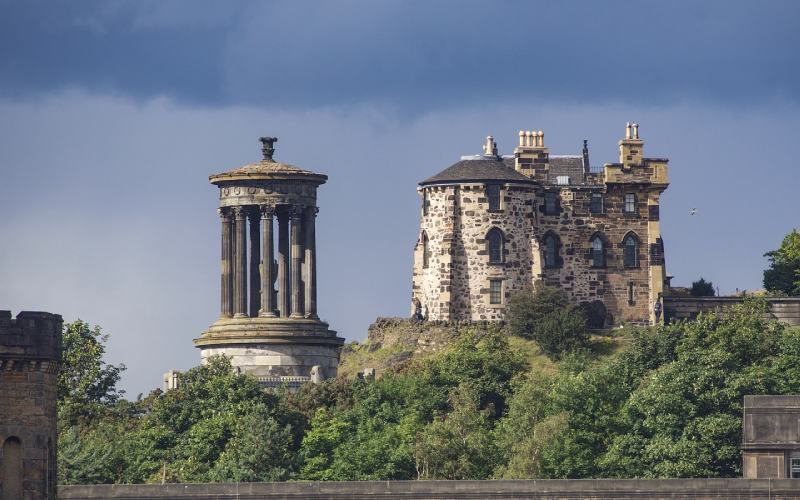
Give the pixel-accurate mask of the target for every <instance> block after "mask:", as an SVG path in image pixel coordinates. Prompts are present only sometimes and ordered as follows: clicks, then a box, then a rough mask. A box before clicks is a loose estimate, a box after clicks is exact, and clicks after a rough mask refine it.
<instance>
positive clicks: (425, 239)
mask: <svg viewBox="0 0 800 500" xmlns="http://www.w3.org/2000/svg"><path fill="white" fill-rule="evenodd" d="M420 241H421V243H422V268H423V269H427V268H428V261H429V260H430V250H429V249H428V233H426V232H425V231H422V237H421V238H420Z"/></svg>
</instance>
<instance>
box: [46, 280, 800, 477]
mask: <svg viewBox="0 0 800 500" xmlns="http://www.w3.org/2000/svg"><path fill="white" fill-rule="evenodd" d="M548 293H549V292H548ZM545 298H546V300H542V303H544V304H545V305H546V304H550V306H551V307H550V308H549V309H548V308H547V307H544V306H543V305H542V303H536V304H534V305H533V307H531V308H526V309H525V310H526V311H527V310H529V309H531V310H534V312H535V313H536V314H537V315H548V314H552V312H553V311H563V310H565V309H568V307H569V305H568V304H567V303H566V302H565V301H564V300H563V298H562V297H559V296H557V295H550V296H549V297H545ZM543 311H544V312H543ZM767 311H768V305H767V304H766V302H764V301H759V300H750V301H747V302H745V303H744V304H743V305H740V306H736V307H734V308H732V309H730V310H728V311H726V312H724V313H715V314H707V315H706V314H703V315H700V316H699V317H698V318H697V319H696V320H694V321H685V322H679V323H676V324H671V325H662V326H658V327H653V328H636V329H632V330H625V331H624V332H623V333H622V335H623V336H624V337H625V339H626V342H625V345H626V348H625V349H623V350H621V351H619V352H616V353H615V354H613V355H610V356H599V355H597V354H596V353H594V354H593V353H591V352H590V351H589V350H584V349H578V350H574V351H572V352H568V353H564V354H563V355H562V357H561V359H560V361H559V362H558V363H557V364H556V363H551V362H549V361H546V360H544V362H543V358H542V357H541V356H538V358H537V356H531V355H530V353H528V354H526V353H525V352H524V351H525V350H524V349H523V348H522V347H521V346H522V345H528V344H529V343H530V342H529V341H527V340H523V339H520V338H513V343H512V344H511V345H510V344H509V337H508V336H507V335H505V334H504V333H503V332H501V331H500V330H499V329H498V328H497V327H496V326H492V325H481V326H470V327H461V328H460V331H459V333H458V336H457V337H456V339H455V340H454V341H453V342H452V343H451V344H450V345H448V346H447V347H445V348H443V349H441V350H439V351H437V352H435V353H433V354H429V355H427V356H426V357H424V358H415V359H411V360H409V361H407V362H405V363H403V364H402V365H400V366H399V367H397V368H396V369H393V370H387V371H386V372H385V373H384V375H383V376H382V377H380V378H379V379H377V380H361V379H349V380H347V379H342V378H340V379H334V380H328V381H325V382H323V383H321V384H309V385H307V386H304V387H303V388H302V389H301V390H300V391H298V392H296V393H290V392H272V393H271V392H265V391H264V390H262V389H261V388H260V387H259V385H258V383H257V381H256V380H255V379H253V378H251V377H248V376H242V375H237V374H235V373H233V371H232V370H231V367H230V363H229V362H228V361H227V360H226V359H225V358H212V359H210V360H209V362H208V363H207V364H205V365H203V366H200V367H197V368H194V369H192V370H190V371H189V372H187V373H186V374H184V375H183V376H182V378H181V384H180V386H179V388H178V389H175V390H171V391H169V392H167V393H165V394H162V393H161V392H160V391H154V392H153V393H151V394H150V395H149V396H148V397H147V398H144V399H140V400H138V401H135V402H128V401H125V400H122V399H117V400H116V401H115V402H112V400H111V399H107V400H104V401H103V400H101V402H100V403H97V404H100V405H101V406H102V408H103V411H102V412H96V413H95V414H94V416H93V417H92V418H91V419H85V418H81V419H78V420H77V423H75V424H68V425H63V426H62V428H61V430H60V440H59V451H60V456H59V476H60V479H61V481H62V482H64V483H102V482H126V483H141V482H161V481H167V482H215V481H284V480H298V479H300V480H323V481H333V480H336V481H343V480H397V479H414V478H422V479H488V478H497V479H523V478H589V477H736V476H739V475H740V467H741V466H740V464H741V454H740V451H739V445H740V442H741V428H742V425H741V415H742V400H743V397H744V395H745V394H794V393H798V392H800V328H794V329H788V328H786V327H784V326H782V325H781V324H779V323H777V322H775V321H772V320H769V319H767V318H768V317H769V316H768V314H766V313H767ZM521 318H522V320H523V321H522V323H524V321H527V320H526V319H525V317H524V316H521ZM512 345H514V346H516V347H512ZM537 359H538V361H537Z"/></svg>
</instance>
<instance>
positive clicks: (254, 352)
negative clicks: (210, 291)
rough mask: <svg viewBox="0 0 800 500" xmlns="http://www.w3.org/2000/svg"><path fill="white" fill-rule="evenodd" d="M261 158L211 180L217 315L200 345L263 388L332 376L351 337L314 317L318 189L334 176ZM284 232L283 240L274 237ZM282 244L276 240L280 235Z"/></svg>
mask: <svg viewBox="0 0 800 500" xmlns="http://www.w3.org/2000/svg"><path fill="white" fill-rule="evenodd" d="M260 140H261V142H262V145H263V147H262V152H263V159H262V160H261V161H259V162H258V163H253V164H249V165H245V166H243V167H239V168H236V169H233V170H229V171H227V172H223V173H220V174H214V175H212V176H210V177H209V180H210V182H211V183H212V184H214V185H215V186H217V187H218V188H219V196H220V208H219V210H218V211H219V215H220V217H221V219H222V238H221V239H222V273H221V290H222V293H221V311H220V317H219V319H218V320H217V321H215V322H214V324H212V325H211V327H210V328H209V329H208V330H207V331H206V332H204V333H203V334H202V335H201V336H200V338H197V339H195V341H194V343H195V345H196V346H197V347H198V348H199V349H200V351H201V357H202V358H203V359H206V358H207V357H208V356H212V355H215V354H224V355H226V356H228V357H230V358H231V362H232V364H233V366H234V368H236V369H237V370H239V371H241V372H246V373H250V374H252V375H254V376H256V377H257V378H258V379H259V380H260V381H261V383H262V384H264V385H266V386H277V385H288V386H290V387H292V386H297V385H299V384H302V383H305V382H309V381H311V380H312V377H313V378H314V380H319V379H324V378H330V377H335V376H336V372H337V367H338V364H339V350H340V348H341V345H342V344H343V342H344V339H343V338H341V337H337V336H336V332H335V331H332V330H330V329H329V328H328V324H327V323H325V322H323V321H321V320H320V319H319V316H318V315H317V276H316V275H317V256H316V236H315V234H316V233H315V221H316V216H317V212H318V208H317V188H318V187H319V186H320V185H322V184H324V183H325V181H326V180H327V179H328V177H327V176H325V175H322V174H317V173H314V172H310V171H308V170H304V169H301V168H298V167H295V166H292V165H288V164H285V163H280V162H277V161H275V160H274V159H273V153H274V151H275V148H274V144H275V143H276V142H277V140H278V139H277V138H275V137H262V138H261V139H260ZM276 232H277V237H276V235H275V233H276ZM276 240H277V241H276Z"/></svg>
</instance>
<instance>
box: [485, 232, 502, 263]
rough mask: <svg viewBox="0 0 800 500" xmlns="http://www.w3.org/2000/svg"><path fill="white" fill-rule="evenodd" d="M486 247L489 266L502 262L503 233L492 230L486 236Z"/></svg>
mask: <svg viewBox="0 0 800 500" xmlns="http://www.w3.org/2000/svg"><path fill="white" fill-rule="evenodd" d="M486 246H487V251H488V253H489V263H490V264H500V263H502V262H503V233H501V232H500V230H499V229H497V228H492V229H490V230H489V232H488V233H487V234H486Z"/></svg>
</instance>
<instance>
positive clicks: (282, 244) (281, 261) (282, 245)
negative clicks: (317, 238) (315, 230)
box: [278, 210, 291, 318]
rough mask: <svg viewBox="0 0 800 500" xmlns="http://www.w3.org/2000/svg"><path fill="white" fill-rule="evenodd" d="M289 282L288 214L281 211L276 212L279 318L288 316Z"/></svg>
mask: <svg viewBox="0 0 800 500" xmlns="http://www.w3.org/2000/svg"><path fill="white" fill-rule="evenodd" d="M290 280H291V273H290V272H289V214H288V213H286V211H285V210H281V211H279V212H278V309H279V310H280V315H281V318H286V317H288V316H289V290H290V287H291V282H290Z"/></svg>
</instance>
